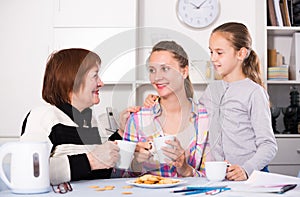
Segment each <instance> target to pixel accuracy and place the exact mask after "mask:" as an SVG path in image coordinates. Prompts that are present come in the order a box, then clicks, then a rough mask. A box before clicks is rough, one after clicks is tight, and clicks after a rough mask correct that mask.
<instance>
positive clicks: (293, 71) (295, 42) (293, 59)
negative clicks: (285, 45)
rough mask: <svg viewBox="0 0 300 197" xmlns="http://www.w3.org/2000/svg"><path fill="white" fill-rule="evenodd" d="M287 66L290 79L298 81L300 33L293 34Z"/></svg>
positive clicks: (299, 71)
mask: <svg viewBox="0 0 300 197" xmlns="http://www.w3.org/2000/svg"><path fill="white" fill-rule="evenodd" d="M289 65H290V79H292V80H297V81H298V80H300V32H295V33H294V34H293V38H292V44H291V52H290V64H289Z"/></svg>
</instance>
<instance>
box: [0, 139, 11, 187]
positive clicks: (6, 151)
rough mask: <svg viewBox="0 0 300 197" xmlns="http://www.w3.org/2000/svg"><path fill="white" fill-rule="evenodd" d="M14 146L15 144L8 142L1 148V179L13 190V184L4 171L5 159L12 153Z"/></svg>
mask: <svg viewBox="0 0 300 197" xmlns="http://www.w3.org/2000/svg"><path fill="white" fill-rule="evenodd" d="M12 144H14V143H13V142H7V143H5V144H3V145H1V146H0V178H1V179H2V180H3V182H4V183H5V184H6V185H7V186H8V187H9V188H12V184H11V182H9V181H8V179H7V176H6V174H5V172H4V169H3V159H4V158H5V156H6V155H7V154H9V153H12V152H11V151H10V150H12V148H10V147H11V146H12Z"/></svg>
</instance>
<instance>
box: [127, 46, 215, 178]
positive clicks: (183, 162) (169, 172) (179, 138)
mask: <svg viewBox="0 0 300 197" xmlns="http://www.w3.org/2000/svg"><path fill="white" fill-rule="evenodd" d="M188 65H189V63H188V56H187V54H186V52H185V51H184V50H183V48H182V47H181V46H180V45H178V44H177V43H176V42H174V41H161V42H159V43H157V44H156V45H155V46H154V47H153V49H152V52H151V55H150V57H149V59H148V65H147V67H148V71H149V79H150V82H151V84H152V85H153V87H154V88H155V89H156V91H157V93H158V94H159V96H160V100H159V102H158V103H157V104H156V105H155V106H153V107H151V108H141V110H140V111H139V112H136V113H132V114H131V115H130V117H129V119H128V121H127V125H126V127H125V131H124V135H123V140H127V141H135V142H138V146H137V149H136V152H135V157H134V159H133V161H132V165H131V169H130V170H131V171H132V172H134V174H135V175H140V174H144V173H151V174H154V175H160V176H165V177H186V176H203V175H204V169H203V166H204V165H203V162H204V161H205V160H206V157H207V153H208V152H209V146H208V144H207V136H208V133H207V130H208V117H207V112H206V110H205V108H203V106H200V105H197V104H195V103H194V102H193V101H192V98H193V93H194V91H193V87H192V84H191V81H190V79H189V68H188ZM166 135H173V136H175V140H174V141H166V143H167V144H169V145H171V146H172V148H167V147H164V148H162V150H163V152H164V154H165V155H166V156H168V157H169V158H170V159H168V160H166V163H160V162H159V161H158V159H157V154H156V151H155V147H153V146H152V140H153V138H156V137H160V136H166ZM131 174H132V173H131Z"/></svg>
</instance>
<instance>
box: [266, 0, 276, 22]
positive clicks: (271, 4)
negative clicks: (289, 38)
mask: <svg viewBox="0 0 300 197" xmlns="http://www.w3.org/2000/svg"><path fill="white" fill-rule="evenodd" d="M267 4H268V9H267V13H268V19H269V21H270V24H269V25H271V26H278V22H277V18H276V14H275V7H274V0H267Z"/></svg>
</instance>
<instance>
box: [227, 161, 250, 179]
mask: <svg viewBox="0 0 300 197" xmlns="http://www.w3.org/2000/svg"><path fill="white" fill-rule="evenodd" d="M226 178H227V179H228V180H230V181H244V180H247V179H248V176H247V173H246V171H245V170H244V169H243V168H242V167H241V166H239V165H230V166H229V167H228V168H227V173H226Z"/></svg>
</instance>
